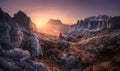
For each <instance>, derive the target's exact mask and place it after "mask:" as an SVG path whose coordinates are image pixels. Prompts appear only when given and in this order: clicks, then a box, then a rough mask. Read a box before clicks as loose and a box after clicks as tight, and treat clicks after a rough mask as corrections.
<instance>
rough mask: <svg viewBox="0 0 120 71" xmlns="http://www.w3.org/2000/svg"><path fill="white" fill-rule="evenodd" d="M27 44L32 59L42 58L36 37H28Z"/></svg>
mask: <svg viewBox="0 0 120 71" xmlns="http://www.w3.org/2000/svg"><path fill="white" fill-rule="evenodd" d="M27 42H28V48H29V50H30V53H31V55H32V57H33V58H35V57H39V56H43V52H42V48H41V46H40V43H39V40H38V39H37V37H36V36H29V37H28V39H27Z"/></svg>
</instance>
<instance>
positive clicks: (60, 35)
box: [59, 33, 63, 42]
mask: <svg viewBox="0 0 120 71" xmlns="http://www.w3.org/2000/svg"><path fill="white" fill-rule="evenodd" d="M62 39H63V35H62V33H59V40H60V42H62Z"/></svg>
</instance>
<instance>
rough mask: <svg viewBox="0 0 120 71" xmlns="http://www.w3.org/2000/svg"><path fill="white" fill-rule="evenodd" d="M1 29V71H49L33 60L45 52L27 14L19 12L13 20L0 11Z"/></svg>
mask: <svg viewBox="0 0 120 71" xmlns="http://www.w3.org/2000/svg"><path fill="white" fill-rule="evenodd" d="M0 28H1V29H0V37H1V38H0V68H1V70H2V69H3V70H6V71H24V70H27V71H35V70H38V71H48V68H47V66H46V65H44V64H43V63H41V62H36V61H33V60H31V59H36V57H39V56H43V52H42V48H41V45H40V42H39V40H38V36H37V34H36V31H35V30H34V29H35V25H34V23H32V21H31V20H30V18H29V17H28V16H27V15H26V14H25V13H23V12H22V11H19V12H18V13H16V14H15V15H14V17H13V18H12V17H10V16H9V14H7V13H5V12H3V11H2V10H1V9H0ZM26 61H27V62H26ZM24 66H25V67H24Z"/></svg>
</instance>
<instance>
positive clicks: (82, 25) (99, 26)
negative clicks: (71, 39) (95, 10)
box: [68, 15, 120, 35]
mask: <svg viewBox="0 0 120 71" xmlns="http://www.w3.org/2000/svg"><path fill="white" fill-rule="evenodd" d="M113 21H114V22H113ZM118 23H120V16H115V17H111V16H107V15H99V16H91V17H88V18H85V19H84V20H81V21H79V20H78V21H77V23H76V24H74V25H71V26H70V28H69V32H68V34H69V35H85V34H89V32H96V31H100V30H103V29H113V28H114V29H115V28H120V26H119V25H120V24H118Z"/></svg>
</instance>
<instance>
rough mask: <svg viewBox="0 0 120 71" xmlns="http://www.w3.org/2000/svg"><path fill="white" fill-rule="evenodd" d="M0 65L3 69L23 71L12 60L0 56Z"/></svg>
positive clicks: (6, 70)
mask: <svg viewBox="0 0 120 71" xmlns="http://www.w3.org/2000/svg"><path fill="white" fill-rule="evenodd" d="M0 66H1V67H2V68H3V69H4V70H5V71H23V69H22V68H20V67H19V66H17V65H16V64H15V63H14V62H8V61H6V60H5V59H3V58H1V57H0Z"/></svg>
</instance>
